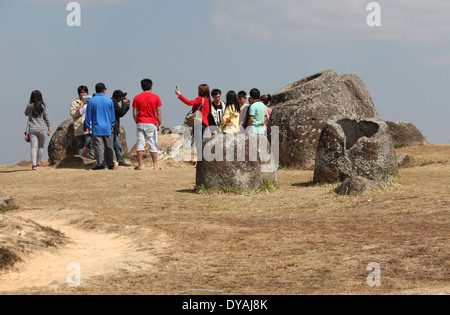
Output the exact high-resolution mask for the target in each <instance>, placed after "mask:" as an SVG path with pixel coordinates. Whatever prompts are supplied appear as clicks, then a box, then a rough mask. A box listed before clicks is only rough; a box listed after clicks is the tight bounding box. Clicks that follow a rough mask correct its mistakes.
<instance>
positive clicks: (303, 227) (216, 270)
mask: <svg viewBox="0 0 450 315" xmlns="http://www.w3.org/2000/svg"><path fill="white" fill-rule="evenodd" d="M399 151H400V152H406V153H408V154H410V155H411V156H412V158H413V159H414V160H415V161H419V162H420V161H421V160H428V159H430V160H432V161H436V162H438V161H444V160H446V159H450V146H438V145H428V146H426V147H422V148H417V149H411V148H405V149H401V150H399ZM400 175H401V177H400V178H399V179H398V180H397V184H396V185H395V186H393V187H390V188H388V189H385V190H376V191H373V192H371V193H369V194H368V195H362V196H357V197H348V196H337V195H336V194H335V193H334V192H333V190H334V188H335V187H336V186H335V185H324V186H311V185H310V182H311V180H312V178H313V172H312V171H301V170H281V171H280V172H279V184H280V189H279V190H277V191H275V192H273V193H270V194H269V193H268V194H255V195H230V194H212V195H209V194H197V193H196V192H195V189H194V185H195V169H194V168H193V167H192V166H190V165H187V164H181V165H180V164H173V165H172V166H170V167H168V166H166V167H164V169H163V170H162V171H160V172H154V171H151V170H150V169H146V170H144V171H143V172H134V171H132V170H129V169H120V170H116V171H100V172H93V171H83V170H59V169H55V168H44V169H41V170H39V171H38V172H31V171H29V170H28V167H26V168H25V167H20V166H4V167H0V176H1V178H2V186H1V189H0V195H10V196H12V197H14V199H15V200H16V202H17V204H18V205H19V206H20V208H21V210H30V211H33V212H35V213H42V215H43V216H44V214H48V213H50V212H58V211H61V210H76V211H88V212H91V213H94V214H95V215H96V216H98V217H99V218H101V220H102V224H111V225H113V224H115V225H117V224H120V225H123V226H137V227H142V228H150V229H152V230H155V231H158V232H160V233H161V234H163V235H166V236H167V240H168V242H169V244H170V245H169V246H168V247H167V248H166V249H165V250H164V251H162V252H161V253H160V254H158V257H156V258H157V261H158V262H157V265H156V268H155V271H154V272H150V273H149V272H146V273H144V272H142V273H139V272H133V273H131V272H129V271H126V270H124V271H123V272H121V273H120V274H113V275H105V276H104V277H101V278H96V279H90V280H89V281H87V282H86V283H85V284H84V285H83V287H81V288H78V289H70V288H67V287H64V286H63V287H61V288H59V290H58V293H82V294H98V293H121V294H193V292H194V291H192V290H193V289H195V290H198V289H207V290H219V291H222V292H223V294H237V295H247V294H268V295H271V294H281V295H284V294H294V295H297V294H397V293H405V292H414V293H419V294H420V293H433V292H436V291H435V290H438V292H447V293H450V290H449V289H450V282H449V279H450V245H449V244H450V242H449V238H450V229H449V224H450V216H449V210H450V180H449V178H450V164H432V165H428V166H424V167H420V166H419V167H414V168H413V167H411V168H406V169H402V170H401V174H400ZM136 237H137V236H136ZM136 241H137V242H141V243H142V242H146V241H148V242H149V243H150V242H151V241H152V240H150V239H148V240H146V239H144V236H142V237H141V239H137V240H136ZM143 250H145V249H143ZM372 262H376V263H379V264H380V265H381V269H382V285H381V287H379V288H369V286H368V285H367V283H366V278H367V276H368V275H369V273H370V271H366V268H367V266H368V264H369V263H372ZM36 292H37V293H48V292H52V291H51V290H50V289H48V288H39V289H35V291H33V293H36ZM27 293H29V292H27ZM194 294H198V291H196V292H194Z"/></svg>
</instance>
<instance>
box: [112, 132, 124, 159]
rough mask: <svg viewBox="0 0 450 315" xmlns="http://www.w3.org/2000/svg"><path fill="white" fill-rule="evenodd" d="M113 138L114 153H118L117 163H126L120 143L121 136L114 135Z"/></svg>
mask: <svg viewBox="0 0 450 315" xmlns="http://www.w3.org/2000/svg"><path fill="white" fill-rule="evenodd" d="M111 138H112V143H113V147H114V152H115V153H116V158H117V162H119V164H123V163H125V159H124V158H123V155H122V144H121V143H120V141H119V135H114V134H113V135H112V136H111Z"/></svg>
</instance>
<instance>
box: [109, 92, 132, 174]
mask: <svg viewBox="0 0 450 315" xmlns="http://www.w3.org/2000/svg"><path fill="white" fill-rule="evenodd" d="M126 97H127V93H123V92H122V91H120V90H117V91H114V93H113V97H112V101H113V103H114V110H115V113H116V124H115V125H114V130H113V134H112V136H111V137H112V139H111V140H112V143H113V146H114V152H116V158H117V162H119V166H131V164H128V163H126V162H125V159H124V158H123V155H122V145H121V144H120V141H119V134H120V118H122V117H124V116H125V115H126V114H127V113H128V111H129V110H130V101H129V100H128V99H127V98H126Z"/></svg>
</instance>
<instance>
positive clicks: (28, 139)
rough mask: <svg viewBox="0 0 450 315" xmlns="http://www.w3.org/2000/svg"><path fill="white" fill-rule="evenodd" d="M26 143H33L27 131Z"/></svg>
mask: <svg viewBox="0 0 450 315" xmlns="http://www.w3.org/2000/svg"><path fill="white" fill-rule="evenodd" d="M25 141H26V142H28V143H30V142H31V140H30V135H29V134H28V132H27V131H25Z"/></svg>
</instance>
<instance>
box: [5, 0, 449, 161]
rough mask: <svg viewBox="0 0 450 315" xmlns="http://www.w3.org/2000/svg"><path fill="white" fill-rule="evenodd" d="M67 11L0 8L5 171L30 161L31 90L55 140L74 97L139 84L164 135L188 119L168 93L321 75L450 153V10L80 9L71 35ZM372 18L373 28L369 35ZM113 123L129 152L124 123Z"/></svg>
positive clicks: (50, 3) (98, 1)
mask: <svg viewBox="0 0 450 315" xmlns="http://www.w3.org/2000/svg"><path fill="white" fill-rule="evenodd" d="M70 2H71V1H68V0H2V1H1V2H0V92H1V95H2V102H1V103H0V108H1V110H2V115H0V134H1V136H0V146H1V148H2V151H1V152H2V154H0V164H1V165H6V164H15V163H17V162H19V161H23V160H30V148H29V144H27V143H26V142H25V141H24V140H23V133H24V131H25V128H26V117H25V115H24V110H25V107H26V105H27V103H28V101H29V98H30V94H31V92H32V91H33V90H40V91H41V92H42V94H43V96H44V101H45V102H46V104H47V106H48V108H49V113H50V118H51V121H52V129H53V130H56V128H57V127H58V125H59V124H60V123H62V122H63V121H64V120H66V119H69V118H70V115H69V109H70V104H71V102H72V101H73V99H75V98H76V97H77V88H78V86H80V85H87V86H88V87H89V89H90V92H91V94H92V93H93V92H94V87H95V84H96V83H98V82H104V83H105V84H106V86H107V88H108V90H107V95H108V96H112V93H113V91H114V90H116V89H120V90H123V91H125V92H128V93H129V97H130V98H133V97H134V96H136V95H137V94H139V93H141V90H140V81H141V80H142V79H144V78H150V79H152V80H153V82H154V87H153V92H154V93H155V94H158V95H159V96H160V97H161V100H162V103H163V108H162V110H163V125H165V126H167V127H175V126H179V125H181V124H182V122H183V119H184V116H185V115H186V114H187V112H188V111H189V108H188V107H187V106H185V105H184V104H183V103H181V102H180V101H179V100H178V99H177V97H176V95H175V93H174V91H175V87H176V86H178V87H179V88H180V90H181V92H182V93H183V95H185V96H186V97H187V98H189V99H193V98H195V97H196V96H197V87H198V85H200V84H202V83H207V84H208V85H210V87H211V89H212V88H219V89H221V90H222V92H223V94H226V92H227V91H229V90H235V91H236V92H238V91H240V90H245V91H249V90H250V89H252V88H255V87H256V88H259V89H260V90H261V92H262V93H263V94H266V93H269V94H273V93H275V92H276V91H278V90H279V89H281V88H283V87H284V86H286V85H288V84H290V83H292V82H295V81H297V80H300V79H302V78H304V77H307V76H309V75H312V74H315V73H318V72H321V71H324V70H328V69H333V70H335V71H336V72H337V73H338V74H347V73H354V74H356V75H358V76H359V77H360V78H361V79H362V80H363V81H364V83H365V84H366V86H367V88H368V90H369V91H370V93H371V95H372V97H373V99H374V102H375V105H376V107H377V109H378V112H379V114H380V116H381V117H382V118H383V119H384V120H390V121H399V120H401V121H411V122H413V123H414V124H415V125H416V126H417V127H418V128H419V129H420V130H421V131H422V133H423V134H424V135H425V136H426V137H427V139H428V141H429V142H431V143H446V144H449V143H450V124H449V123H448V118H449V117H450V106H449V102H450V89H449V88H448V86H449V84H450V23H448V17H449V16H450V1H446V0H426V1H425V0H408V1H407V0H396V1H387V0H384V1H376V3H377V4H378V5H379V8H380V11H373V10H374V9H372V10H368V5H369V3H371V2H374V1H368V0H340V1H336V0H304V1H298V0H278V1H269V0H239V1H238V0H165V1H163V0H89V1H87V0H79V1H77V3H78V4H79V5H80V8H81V11H80V21H81V25H80V26H74V27H71V26H69V25H68V23H67V18H68V16H69V15H70V14H71V13H73V12H74V11H68V10H67V7H68V4H69V3H70ZM369 8H372V7H369ZM378 12H379V13H380V14H379V15H378V17H380V21H381V25H380V26H369V25H368V23H367V20H368V18H369V20H371V21H372V20H373V19H372V17H373V15H374V14H375V13H378ZM121 122H122V125H123V126H124V128H125V130H126V132H127V140H128V146H129V147H131V146H133V145H134V144H135V142H136V131H135V123H134V121H133V118H132V113H131V112H129V114H128V115H127V116H125V117H124V118H122V119H121ZM49 141H50V138H48V139H47V142H46V150H47V146H48V143H49ZM46 157H47V153H46V154H45V156H44V158H46Z"/></svg>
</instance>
